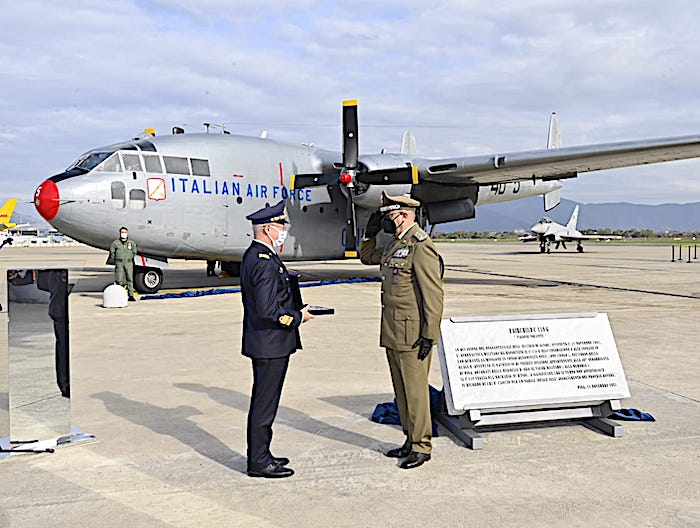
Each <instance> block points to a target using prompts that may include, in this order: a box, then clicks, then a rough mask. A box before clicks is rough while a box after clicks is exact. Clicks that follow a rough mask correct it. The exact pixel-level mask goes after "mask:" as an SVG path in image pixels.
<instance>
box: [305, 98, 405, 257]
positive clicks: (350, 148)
mask: <svg viewBox="0 0 700 528" xmlns="http://www.w3.org/2000/svg"><path fill="white" fill-rule="evenodd" d="M339 169H340V171H339V172H338V173H317V174H294V175H292V178H291V188H292V189H303V188H305V187H316V186H321V185H335V184H337V183H340V184H342V185H344V186H345V188H346V194H347V199H348V200H347V207H346V210H345V216H346V230H345V232H346V234H345V256H346V257H349V258H353V257H357V227H356V224H355V204H354V199H353V197H354V194H353V189H354V188H355V182H360V183H362V184H365V185H392V184H406V183H411V184H417V183H418V167H413V166H410V165H406V166H404V167H388V168H386V167H385V168H376V169H374V170H371V169H367V167H366V166H364V167H361V166H360V162H359V141H358V122H357V100H355V99H351V100H347V101H343V163H342V167H340V168H339Z"/></svg>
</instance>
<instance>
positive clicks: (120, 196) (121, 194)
mask: <svg viewBox="0 0 700 528" xmlns="http://www.w3.org/2000/svg"><path fill="white" fill-rule="evenodd" d="M125 205H126V189H125V188H124V184H123V183H122V182H118V181H115V182H112V207H114V208H115V209H124V206H125Z"/></svg>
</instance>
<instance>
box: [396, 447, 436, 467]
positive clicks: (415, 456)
mask: <svg viewBox="0 0 700 528" xmlns="http://www.w3.org/2000/svg"><path fill="white" fill-rule="evenodd" d="M428 460H430V453H418V452H416V451H411V453H410V454H409V455H408V457H406V460H404V461H402V462H401V463H400V464H399V467H400V468H401V469H413V468H417V467H418V466H422V465H423V464H424V463H426V462H427V461H428Z"/></svg>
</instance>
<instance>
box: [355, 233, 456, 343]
mask: <svg viewBox="0 0 700 528" xmlns="http://www.w3.org/2000/svg"><path fill="white" fill-rule="evenodd" d="M376 244H377V239H376V237H372V238H370V239H368V240H363V241H362V243H361V245H360V258H361V260H362V262H363V263H364V264H379V265H380V271H381V274H382V328H381V334H380V345H381V346H383V347H386V348H390V349H393V350H411V349H412V348H413V343H415V342H416V340H418V338H419V337H425V338H427V339H432V340H433V342H434V343H437V342H438V339H439V338H440V320H441V319H442V306H443V292H442V281H441V280H440V261H439V257H438V252H437V249H436V248H435V244H433V241H432V240H430V237H429V236H428V234H427V233H426V232H425V231H423V230H422V229H421V228H420V227H419V226H418V225H417V224H414V225H413V226H411V227H410V228H409V229H408V231H407V232H406V234H405V235H404V236H403V237H402V238H401V239H399V238H398V237H397V238H394V240H393V241H392V242H390V243H388V244H387V245H386V246H383V247H379V248H377V247H376Z"/></svg>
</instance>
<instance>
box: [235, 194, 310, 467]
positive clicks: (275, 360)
mask: <svg viewBox="0 0 700 528" xmlns="http://www.w3.org/2000/svg"><path fill="white" fill-rule="evenodd" d="M246 218H247V219H248V220H250V221H251V222H252V224H253V236H254V239H253V242H252V243H251V245H250V247H249V248H248V249H247V250H246V252H245V254H244V255H243V262H242V263H241V297H242V299H243V347H242V349H241V351H242V353H243V355H244V356H247V357H249V358H251V360H252V362H253V391H252V395H251V399H250V410H249V412H248V430H247V440H248V475H249V476H251V477H265V478H283V477H290V476H292V475H293V474H294V471H293V470H292V469H291V468H289V467H288V466H287V464H288V463H289V459H288V458H285V457H275V456H273V455H272V453H271V452H270V442H271V441H272V423H273V422H274V420H275V415H276V414H277V409H278V407H279V401H280V396H281V394H282V385H283V384H284V378H285V375H286V373H287V366H288V365H289V356H290V355H292V354H293V353H294V352H295V351H296V350H297V349H299V348H301V339H300V338H299V325H301V324H302V323H304V322H306V321H308V320H309V319H312V318H313V315H311V314H309V312H308V307H301V306H296V305H295V301H294V299H295V297H294V295H293V291H292V282H290V278H289V273H288V272H287V268H286V267H285V265H284V263H283V262H282V260H281V259H280V257H279V255H278V254H277V250H278V249H279V248H280V247H281V246H282V244H283V243H284V240H285V239H286V237H287V229H286V224H287V217H286V214H285V212H284V201H281V202H279V203H277V204H275V205H273V206H270V207H265V208H263V209H260V210H259V211H256V212H254V213H252V214H250V215H248V216H247V217H246Z"/></svg>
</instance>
